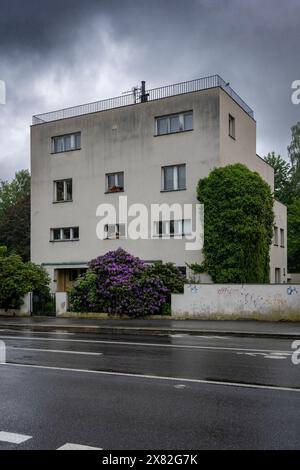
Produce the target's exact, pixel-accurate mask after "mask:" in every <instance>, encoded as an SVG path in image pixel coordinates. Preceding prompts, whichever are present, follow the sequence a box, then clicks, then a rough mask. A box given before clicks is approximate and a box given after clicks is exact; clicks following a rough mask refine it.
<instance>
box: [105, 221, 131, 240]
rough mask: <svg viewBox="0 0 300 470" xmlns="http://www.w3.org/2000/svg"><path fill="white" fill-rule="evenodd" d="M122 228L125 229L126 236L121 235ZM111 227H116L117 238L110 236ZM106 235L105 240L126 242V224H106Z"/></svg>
mask: <svg viewBox="0 0 300 470" xmlns="http://www.w3.org/2000/svg"><path fill="white" fill-rule="evenodd" d="M120 226H122V227H124V235H121V234H120ZM109 227H114V228H115V231H114V232H113V233H114V234H116V236H114V237H113V236H109V230H108V228H109ZM104 233H105V234H106V236H105V238H104V240H122V239H123V240H124V239H126V238H127V237H126V224H106V225H105V226H104Z"/></svg>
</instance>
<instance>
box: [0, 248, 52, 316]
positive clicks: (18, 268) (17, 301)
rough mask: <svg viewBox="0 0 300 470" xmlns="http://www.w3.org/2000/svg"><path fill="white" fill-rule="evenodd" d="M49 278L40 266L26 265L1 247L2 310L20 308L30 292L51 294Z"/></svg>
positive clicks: (18, 257)
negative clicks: (25, 296)
mask: <svg viewBox="0 0 300 470" xmlns="http://www.w3.org/2000/svg"><path fill="white" fill-rule="evenodd" d="M49 282H50V279H49V276H48V274H47V272H46V271H45V270H44V269H43V268H42V267H40V266H37V265H35V264H33V263H24V262H23V260H22V258H21V257H20V256H18V255H16V254H10V255H9V254H8V251H7V250H6V249H5V248H3V247H0V286H1V289H0V308H4V309H9V308H12V309H14V308H19V307H20V306H21V305H22V302H23V297H24V295H25V294H27V293H28V292H36V293H40V294H44V295H48V294H49V287H48V286H49Z"/></svg>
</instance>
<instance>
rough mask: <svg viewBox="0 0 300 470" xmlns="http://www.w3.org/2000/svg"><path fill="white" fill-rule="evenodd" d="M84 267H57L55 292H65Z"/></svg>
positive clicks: (83, 270)
mask: <svg viewBox="0 0 300 470" xmlns="http://www.w3.org/2000/svg"><path fill="white" fill-rule="evenodd" d="M85 271H86V269H78V268H75V269H58V270H57V292H67V291H68V289H69V288H70V287H72V284H73V282H74V281H76V279H77V278H78V276H80V275H81V274H83V273H84V272H85Z"/></svg>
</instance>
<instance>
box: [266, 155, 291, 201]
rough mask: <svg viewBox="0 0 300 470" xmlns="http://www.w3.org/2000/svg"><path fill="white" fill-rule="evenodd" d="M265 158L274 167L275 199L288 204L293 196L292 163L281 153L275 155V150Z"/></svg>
mask: <svg viewBox="0 0 300 470" xmlns="http://www.w3.org/2000/svg"><path fill="white" fill-rule="evenodd" d="M264 160H265V162H267V163H268V164H269V165H271V166H272V167H273V168H274V196H275V199H277V200H278V201H280V202H282V203H283V204H288V203H289V202H290V201H291V199H292V197H293V188H292V181H291V176H292V168H291V165H290V164H289V163H288V162H287V161H285V160H284V159H283V158H282V157H281V156H280V155H275V152H272V153H268V155H267V156H266V157H264Z"/></svg>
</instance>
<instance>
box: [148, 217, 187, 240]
mask: <svg viewBox="0 0 300 470" xmlns="http://www.w3.org/2000/svg"><path fill="white" fill-rule="evenodd" d="M175 222H177V228H178V227H181V229H180V230H175V226H176V224H175ZM187 223H188V224H189V227H190V229H189V230H187V231H186V230H185V225H186V224H187ZM163 227H164V230H162V228H163ZM171 227H172V230H171ZM191 234H192V220H191V219H170V220H158V221H155V222H154V224H153V238H157V239H163V240H169V239H171V238H174V239H176V238H177V239H179V240H181V239H182V238H184V237H187V236H190V235H191Z"/></svg>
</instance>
